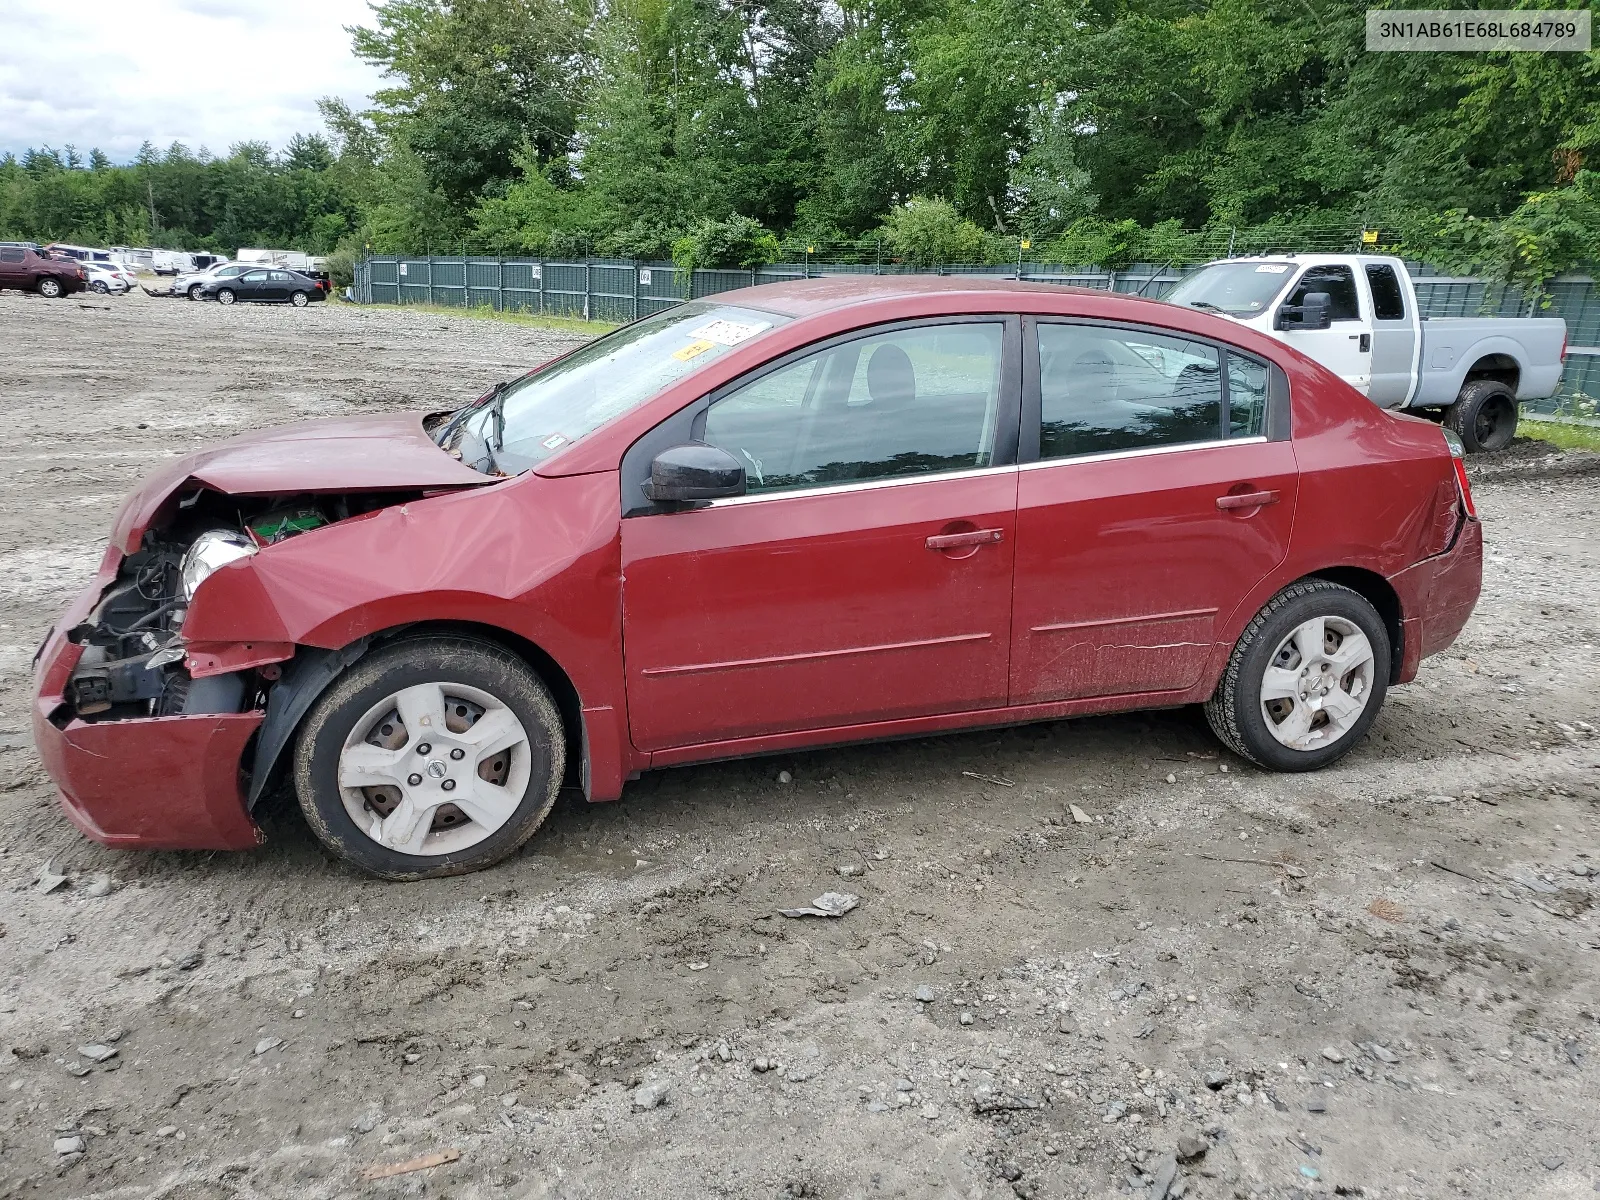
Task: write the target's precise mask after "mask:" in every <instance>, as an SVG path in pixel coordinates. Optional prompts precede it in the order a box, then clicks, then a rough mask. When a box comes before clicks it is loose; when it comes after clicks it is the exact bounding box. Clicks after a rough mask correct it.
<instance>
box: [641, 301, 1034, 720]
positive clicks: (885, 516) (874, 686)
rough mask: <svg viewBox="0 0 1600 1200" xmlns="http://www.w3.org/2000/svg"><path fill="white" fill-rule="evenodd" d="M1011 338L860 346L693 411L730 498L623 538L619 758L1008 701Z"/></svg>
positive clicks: (975, 328)
mask: <svg viewBox="0 0 1600 1200" xmlns="http://www.w3.org/2000/svg"><path fill="white" fill-rule="evenodd" d="M1016 330H1017V323H1016V322H1015V321H1010V322H1007V321H1004V320H999V319H996V320H991V321H983V320H974V319H965V320H962V321H959V322H939V323H919V324H911V325H905V326H899V327H894V328H885V329H880V330H877V331H868V332H866V333H865V334H859V335H852V336H850V337H847V338H844V339H840V340H838V341H836V342H834V343H831V344H828V345H826V346H824V347H822V348H821V349H817V350H813V351H809V352H804V353H801V354H798V355H796V356H792V357H791V358H790V359H788V360H786V361H783V362H780V363H778V364H776V365H775V366H773V367H771V368H769V369H764V370H763V371H761V372H758V373H756V374H755V375H753V376H750V377H746V379H745V380H743V381H741V382H740V383H739V384H737V385H735V386H733V387H731V388H729V389H725V390H724V391H723V392H722V393H719V394H718V395H716V396H714V397H712V398H711V400H710V403H709V406H708V407H707V408H706V409H705V410H704V411H703V412H701V413H700V415H698V416H697V417H696V418H695V420H694V424H693V426H692V428H693V431H694V433H695V434H696V435H698V436H699V437H700V438H701V439H702V440H704V441H706V442H709V443H711V444H713V445H716V446H720V447H722V448H723V449H726V450H727V451H728V452H729V453H731V454H732V455H734V457H735V458H737V459H738V460H739V461H740V462H741V463H743V464H744V466H745V470H746V476H747V480H748V489H749V491H748V494H747V495H745V496H741V497H736V498H732V499H728V500H720V501H714V502H712V503H711V504H709V505H707V506H705V507H702V508H698V509H693V510H690V511H681V512H659V511H653V510H649V509H646V510H645V511H642V512H638V513H636V514H634V515H629V516H626V517H625V519H624V520H623V522H622V569H623V580H624V582H623V621H624V626H623V628H624V632H623V644H624V653H625V659H626V673H627V685H628V714H629V723H630V726H631V729H632V734H633V740H634V743H635V745H636V746H638V747H639V748H640V749H644V750H661V749H665V748H668V747H674V746H686V745H693V744H697V743H714V742H726V741H731V740H735V739H740V738H753V737H760V736H762V735H767V734H776V733H783V732H790V731H801V730H814V729H833V728H841V727H849V726H852V725H858V724H863V723H868V722H875V721H883V720H894V719H897V718H905V717H916V716H923V715H927V714H932V713H940V712H961V711H969V710H978V709H985V708H993V707H998V706H1000V705H1003V704H1004V703H1005V700H1006V691H1007V686H1008V679H1007V668H1008V658H1009V652H1010V645H1009V643H1010V616H1011V575H1012V556H1013V552H1014V548H1015V508H1016V488H1017V476H1016V469H1015V467H1014V466H1013V465H1011V464H1012V463H1013V461H1014V452H1015V451H1014V448H1015V444H1016V421H1017V403H1016V397H1017V386H1016V379H1017V375H1018V371H1017V369H1016V360H1017V351H1018V337H1017V334H1016ZM625 474H626V470H625Z"/></svg>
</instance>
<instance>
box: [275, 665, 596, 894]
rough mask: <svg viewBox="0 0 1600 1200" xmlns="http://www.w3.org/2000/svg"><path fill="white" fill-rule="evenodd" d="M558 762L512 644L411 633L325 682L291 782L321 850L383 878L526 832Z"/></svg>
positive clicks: (441, 867)
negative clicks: (503, 646)
mask: <svg viewBox="0 0 1600 1200" xmlns="http://www.w3.org/2000/svg"><path fill="white" fill-rule="evenodd" d="M565 765H566V743H565V740H564V738H563V736H562V727H561V717H560V715H559V713H558V712H557V710H556V706H555V702H554V701H553V700H552V699H551V698H550V693H549V690H548V689H547V688H546V687H545V686H544V684H543V683H542V682H540V680H539V678H538V677H537V676H536V675H534V674H533V673H532V672H531V671H530V670H529V669H528V668H527V666H526V665H525V664H524V663H523V662H522V661H521V660H520V659H518V658H516V657H515V656H513V655H511V654H510V653H508V652H507V651H505V650H502V649H500V648H499V647H496V646H491V645H488V644H486V643H482V642H475V641H469V640H466V639H461V638H443V637H418V638H411V639H407V640H405V641H400V642H395V643H393V644H392V645H390V646H388V647H386V648H384V649H382V650H379V651H377V652H376V653H374V654H372V655H371V656H369V657H368V658H366V659H363V660H362V661H361V662H360V663H358V664H357V665H356V666H355V667H353V668H352V669H351V670H350V671H349V672H348V673H347V674H346V675H344V676H343V677H342V678H341V679H339V680H338V681H336V682H335V683H334V684H333V686H332V687H330V688H329V689H328V690H327V692H326V693H324V694H323V696H322V697H321V699H319V700H318V701H317V703H316V705H315V706H313V708H312V710H311V713H310V714H309V715H308V716H307V718H306V721H305V725H304V727H303V728H302V730H301V732H300V735H299V740H298V742H297V744H296V748H295V762H294V778H295V790H296V792H297V793H298V795H299V798H300V807H301V810H302V811H303V812H304V813H305V816H306V822H307V823H308V824H309V825H310V826H311V829H312V831H313V832H314V833H315V834H316V835H317V837H318V838H319V839H320V840H321V841H322V842H323V844H324V845H326V846H327V847H328V849H330V850H331V851H333V853H335V854H337V855H338V856H339V857H341V858H343V859H346V860H347V861H349V862H351V863H353V864H354V865H356V866H358V867H360V868H361V869H363V870H365V871H367V872H369V873H371V874H373V875H377V876H379V877H380V878H383V879H423V878H428V877H430V876H437V875H459V874H463V873H465V872H467V871H475V870H478V869H480V868H482V867H487V866H489V865H491V864H492V863H496V862H499V861H500V860H501V859H503V858H505V857H506V856H507V855H509V854H511V853H513V852H514V851H515V850H516V849H517V848H518V847H519V846H521V845H522V844H523V843H524V842H525V841H527V840H528V838H529V837H531V836H532V835H533V832H534V830H536V829H537V828H538V827H539V825H540V824H541V823H542V822H543V821H544V818H545V816H546V814H547V813H549V811H550V809H551V807H552V806H553V805H554V803H555V799H556V794H557V792H558V791H559V790H560V786H561V777H562V773H563V771H564V770H565Z"/></svg>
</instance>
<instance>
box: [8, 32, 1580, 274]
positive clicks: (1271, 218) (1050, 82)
mask: <svg viewBox="0 0 1600 1200" xmlns="http://www.w3.org/2000/svg"><path fill="white" fill-rule="evenodd" d="M1428 2H1429V3H1435V4H1436V3H1438V2H1439V0H1428ZM1569 2H1576V0H1569ZM1365 8H1366V5H1365V4H1364V3H1356V2H1355V0H766V2H764V3H756V2H754V0H610V2H608V3H607V4H605V5H596V4H594V3H592V2H591V0H386V2H385V3H382V4H379V5H377V6H376V7H375V8H374V12H373V17H372V20H371V22H370V23H369V24H368V25H366V26H363V27H357V28H353V29H352V30H351V35H352V39H353V49H354V52H355V53H356V54H357V55H358V56H359V57H361V58H363V59H365V60H366V61H368V62H370V63H373V64H375V65H377V66H378V67H380V68H381V69H382V70H383V71H384V72H385V76H384V86H383V87H382V88H380V89H379V90H378V91H377V93H376V94H375V95H374V96H373V97H371V99H370V102H369V104H368V105H366V106H365V107H352V106H349V105H346V104H344V103H342V102H338V101H325V102H324V103H323V105H322V110H323V116H324V119H325V122H326V126H327V130H328V137H327V139H326V140H324V139H323V138H321V137H320V136H312V135H307V136H304V137H301V138H297V139H296V140H295V141H294V142H293V143H291V145H290V146H289V147H288V148H286V149H285V151H284V152H282V153H280V154H277V155H273V154H271V153H269V152H267V151H266V149H265V148H264V147H261V146H255V145H245V146H239V147H234V148H233V149H232V150H231V151H230V152H229V153H228V154H227V156H226V157H223V158H212V157H210V156H209V155H204V154H191V153H190V152H189V151H187V150H185V149H184V148H183V147H180V146H174V147H172V148H171V149H169V150H168V151H167V152H165V153H164V154H157V153H156V152H155V151H154V150H151V149H149V148H147V151H148V152H147V153H144V154H141V155H140V158H139V160H138V161H137V162H135V163H134V164H131V165H129V166H127V167H111V166H109V165H108V164H105V163H104V162H103V161H102V162H96V161H94V160H93V159H92V158H91V161H89V162H86V163H78V164H74V163H73V162H71V161H68V160H67V158H66V157H65V156H64V155H63V154H61V153H58V152H53V151H37V152H33V153H32V154H31V155H29V156H26V157H24V158H23V159H22V160H20V161H16V160H12V159H9V158H8V159H7V160H5V161H4V162H3V163H0V228H4V229H6V230H9V231H11V232H10V236H16V235H18V234H24V235H26V234H29V233H32V234H36V235H43V234H49V235H50V236H67V235H69V234H71V235H74V236H77V235H79V234H80V233H81V234H83V235H85V236H87V234H88V233H89V232H91V231H93V232H96V233H99V234H102V235H103V236H100V237H99V238H98V240H101V241H107V240H123V241H144V242H157V243H163V242H165V241H171V240H174V239H178V238H180V237H187V238H190V239H193V240H198V241H200V242H201V243H203V244H217V245H220V246H223V247H228V246H231V245H233V244H234V243H235V242H237V243H238V244H247V243H249V242H251V241H255V242H263V241H265V242H271V243H274V244H284V243H285V242H292V243H293V244H295V245H303V246H304V247H305V248H307V249H311V250H318V251H326V250H329V249H332V248H335V247H342V248H343V249H344V250H345V251H347V252H353V253H359V252H361V251H364V250H366V249H368V248H370V249H372V250H373V251H381V252H408V253H422V252H426V251H429V250H432V251H434V252H456V251H460V250H467V251H471V252H478V253H491V254H493V253H500V254H541V255H545V256H549V257H561V256H569V255H608V256H619V257H632V258H644V259H658V260H659V259H664V258H667V257H672V256H675V257H677V258H678V260H679V261H680V262H685V263H689V264H701V265H737V264H749V263H751V262H756V261H764V260H768V259H771V258H774V257H777V256H779V255H780V254H784V253H791V254H792V253H799V252H800V249H799V248H800V247H815V248H816V251H817V256H818V257H819V258H825V257H836V256H841V255H850V256H855V257H859V256H862V255H868V254H879V255H882V256H885V257H894V258H899V259H903V260H909V261H912V262H918V263H935V262H940V261H945V262H954V261H997V262H999V261H1008V260H1010V259H1013V258H1015V257H1017V255H1018V254H1019V251H1021V250H1022V243H1023V242H1024V241H1026V242H1027V243H1028V249H1027V254H1026V256H1027V257H1028V258H1030V259H1034V260H1041V261H1056V262H1094V263H1099V264H1103V265H1111V266H1117V265H1122V264H1125V263H1128V262H1132V261H1136V260H1142V261H1158V262H1165V261H1178V262H1182V261H1190V260H1194V259H1199V258H1204V257H1208V256H1211V255H1214V254H1217V253H1221V252H1223V251H1224V250H1225V248H1226V246H1227V245H1229V244H1231V245H1233V246H1234V247H1235V248H1236V249H1258V248H1277V249H1290V248H1297V247H1303V248H1334V247H1333V246H1332V245H1318V244H1317V243H1318V242H1319V241H1320V242H1333V241H1337V242H1339V243H1340V244H1341V245H1342V244H1344V243H1345V242H1347V241H1348V240H1349V239H1350V238H1351V237H1353V236H1354V232H1355V231H1359V230H1360V229H1362V228H1377V229H1379V230H1380V231H1381V232H1382V235H1383V237H1384V240H1385V243H1386V244H1391V245H1399V246H1401V247H1403V248H1404V249H1406V250H1407V251H1408V252H1411V253H1415V254H1418V255H1421V256H1425V257H1429V258H1431V259H1432V260H1434V261H1436V262H1441V264H1443V265H1449V266H1456V267H1459V268H1461V269H1466V270H1479V271H1485V272H1491V273H1496V274H1499V275H1500V276H1501V277H1504V278H1507V279H1511V280H1512V281H1516V282H1526V281H1529V280H1542V279H1543V278H1547V277H1548V276H1549V275H1550V274H1552V273H1554V272H1556V271H1559V270H1563V269H1567V268H1569V267H1571V266H1572V265H1574V264H1576V263H1581V262H1585V261H1592V260H1594V259H1597V258H1600V174H1597V173H1596V171H1595V170H1594V169H1592V168H1593V167H1595V166H1597V165H1600V164H1596V163H1595V162H1594V155H1595V154H1596V152H1597V150H1600V53H1588V54H1510V53H1508V54H1376V53H1368V52H1366V51H1365V49H1364V28H1365V26H1364V19H1365V17H1364V14H1365ZM102 157H103V156H102ZM136 235H137V236H136ZM89 240H96V239H89Z"/></svg>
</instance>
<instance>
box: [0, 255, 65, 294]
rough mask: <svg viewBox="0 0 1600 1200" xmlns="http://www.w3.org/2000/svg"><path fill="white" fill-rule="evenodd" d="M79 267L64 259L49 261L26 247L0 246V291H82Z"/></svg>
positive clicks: (46, 257) (41, 292) (52, 292)
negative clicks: (10, 289)
mask: <svg viewBox="0 0 1600 1200" xmlns="http://www.w3.org/2000/svg"><path fill="white" fill-rule="evenodd" d="M85 282H86V281H85V279H84V275H83V268H82V267H80V266H79V265H78V264H77V263H75V262H71V261H69V260H67V259H61V258H50V257H48V256H47V255H44V254H41V253H39V251H37V250H33V249H30V248H29V247H27V246H0V288H16V289H17V290H18V291H22V292H38V293H39V295H41V296H48V297H52V298H53V297H56V296H70V295H72V293H73V292H81V291H83V289H84V285H85Z"/></svg>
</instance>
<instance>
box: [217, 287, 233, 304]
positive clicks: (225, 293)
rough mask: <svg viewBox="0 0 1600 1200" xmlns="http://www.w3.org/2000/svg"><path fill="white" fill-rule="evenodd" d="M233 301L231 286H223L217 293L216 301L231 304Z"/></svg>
mask: <svg viewBox="0 0 1600 1200" xmlns="http://www.w3.org/2000/svg"><path fill="white" fill-rule="evenodd" d="M233 301H234V295H233V289H232V288H223V289H222V290H221V291H220V292H218V293H217V303H218V304H232V303H233Z"/></svg>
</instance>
